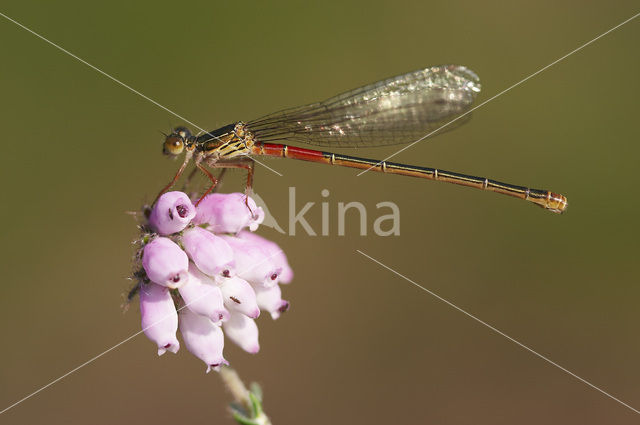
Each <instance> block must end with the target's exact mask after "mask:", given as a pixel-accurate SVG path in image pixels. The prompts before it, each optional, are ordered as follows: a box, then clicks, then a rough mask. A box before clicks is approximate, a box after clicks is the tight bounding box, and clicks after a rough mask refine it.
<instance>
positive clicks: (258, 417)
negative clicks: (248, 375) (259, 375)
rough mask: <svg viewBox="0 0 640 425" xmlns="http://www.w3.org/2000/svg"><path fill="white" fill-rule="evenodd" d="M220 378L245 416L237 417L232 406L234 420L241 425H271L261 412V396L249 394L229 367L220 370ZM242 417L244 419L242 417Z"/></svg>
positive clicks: (233, 370) (236, 374) (236, 373)
mask: <svg viewBox="0 0 640 425" xmlns="http://www.w3.org/2000/svg"><path fill="white" fill-rule="evenodd" d="M220 378H222V382H224V384H225V386H226V387H227V389H228V390H229V392H230V393H231V396H232V397H233V400H234V402H235V404H237V405H240V406H242V407H243V409H244V410H245V412H246V414H244V415H238V412H237V411H236V410H235V409H234V408H233V406H232V409H231V411H232V413H233V414H234V418H235V419H236V421H238V422H239V423H241V424H245V423H249V424H256V425H271V421H270V420H269V418H268V417H267V415H266V414H265V413H264V411H263V410H262V400H261V398H262V396H261V395H258V394H253V393H251V392H250V391H249V390H248V389H247V387H246V386H245V385H244V382H242V379H240V376H239V375H238V372H236V371H235V369H233V368H231V367H229V366H222V367H221V368H220ZM242 416H244V417H242Z"/></svg>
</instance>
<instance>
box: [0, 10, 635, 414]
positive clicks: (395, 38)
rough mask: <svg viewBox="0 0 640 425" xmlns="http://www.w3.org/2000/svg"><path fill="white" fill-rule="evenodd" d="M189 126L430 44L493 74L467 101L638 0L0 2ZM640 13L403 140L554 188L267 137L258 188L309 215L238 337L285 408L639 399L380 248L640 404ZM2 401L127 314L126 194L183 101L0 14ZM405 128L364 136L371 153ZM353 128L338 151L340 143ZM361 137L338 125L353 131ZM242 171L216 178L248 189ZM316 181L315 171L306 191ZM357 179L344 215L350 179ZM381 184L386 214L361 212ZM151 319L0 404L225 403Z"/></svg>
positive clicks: (143, 196) (307, 96) (115, 329)
mask: <svg viewBox="0 0 640 425" xmlns="http://www.w3.org/2000/svg"><path fill="white" fill-rule="evenodd" d="M0 11H1V12H2V13H5V14H7V15H9V16H11V17H12V18H14V19H16V20H18V21H20V22H21V23H23V24H24V25H27V26H29V27H31V28H33V29H34V30H35V31H38V32H39V33H41V34H42V35H43V36H45V37H47V38H49V39H50V40H52V41H54V42H56V43H58V44H59V45H61V46H62V47H64V48H65V49H68V50H69V51H71V52H73V53H74V54H76V55H78V56H79V57H81V58H83V59H85V60H86V61H88V62H90V63H91V64H93V65H95V66H96V67H98V68H100V69H102V70H104V71H105V72H107V73H110V74H111V75H113V76H115V77H117V78H118V79H120V80H122V81H123V82H125V83H127V84H129V85H131V86H132V87H134V88H135V89H136V90H139V91H140V92H141V93H144V94H145V95H147V96H149V97H151V98H152V99H154V100H156V101H157V102H159V103H160V104H162V105H165V106H166V107H167V108H170V109H172V110H175V111H176V112H177V113H179V114H181V115H182V116H184V117H186V118H187V119H189V120H190V121H193V122H194V123H197V124H198V125H199V126H202V127H206V128H211V129H213V128H217V127H219V126H221V125H224V124H227V123H229V122H232V121H235V120H240V119H245V120H246V119H252V118H255V117H257V116H260V115H262V114H266V113H269V112H272V111H274V110H277V109H280V108H282V107H287V106H294V105H297V104H302V103H306V102H311V101H315V100H321V99H323V98H326V97H329V96H332V95H334V94H337V93H339V92H342V91H344V90H348V89H351V88H354V87H357V86H360V85H363V84H366V83H369V82H373V81H376V80H378V79H381V78H385V77H388V76H391V75H396V74H400V73H404V72H408V71H411V70H414V69H418V68H422V67H425V66H428V65H435V64H441V63H459V64H464V65H467V66H469V67H470V68H471V69H473V70H475V71H476V72H477V73H478V74H479V75H480V77H481V81H482V84H483V92H482V93H481V95H480V97H479V98H478V102H482V101H484V100H487V99H489V98H491V97H492V96H494V95H495V94H497V93H499V92H500V91H502V90H504V89H506V88H507V87H509V86H511V85H512V84H514V83H516V82H518V81H520V80H521V79H523V78H525V77H526V76H528V75H530V74H532V73H533V72H535V71H537V70H539V69H540V68H542V67H544V66H546V65H548V64H550V63H551V62H553V61H554V60H556V59H558V58H560V57H561V56H563V55H565V54H567V53H569V52H570V51H571V50H573V49H575V48H576V47H578V46H580V45H581V44H583V43H585V42H587V41H588V40H591V39H593V38H594V37H596V36H598V35H599V34H602V33H603V32H605V31H607V30H609V29H610V28H612V27H614V26H615V25H617V24H619V23H620V22H622V21H624V20H625V19H627V18H629V17H631V16H633V15H634V14H635V13H637V12H638V4H637V2H632V1H621V2H607V1H600V2H595V1H580V2H579V1H536V2H500V1H486V2H478V1H468V2H436V1H421V2H418V1H414V2H411V1H402V0H399V1H393V2H382V1H367V2H343V1H330V2H318V3H315V4H308V3H302V2H301V3H296V2H289V3H282V2H279V3H263V2H224V3H222V2H219V3H216V2H203V1H201V2H191V1H186V2H162V1H154V2H150V1H149V2H132V1H110V2H104V3H95V2H82V1H56V2H50V1H40V2H30V1H14V0H7V1H5V2H3V3H2V7H1V10H0ZM639 37H640V19H636V20H635V21H632V22H630V23H628V24H627V25H625V26H623V27H621V28H619V29H618V30H616V31H614V32H612V33H611V34H608V35H606V36H604V37H603V38H601V39H600V40H598V41H596V42H594V43H593V44H592V45H590V46H588V47H586V48H585V49H584V50H581V51H579V52H577V53H576V54H574V55H572V56H570V57H568V58H567V59H565V60H563V61H562V62H560V63H558V64H556V65H554V66H552V67H550V68H549V69H547V70H546V71H544V72H542V73H541V74H539V75H537V76H535V77H533V78H531V79H530V80H528V81H526V82H524V83H523V84H522V85H520V86H518V87H516V88H514V89H512V90H510V91H508V92H507V93H504V94H503V95H502V96H500V97H498V98H496V99H495V100H493V101H491V102H490V103H488V104H486V105H484V106H482V107H481V108H479V109H478V110H477V111H476V112H475V113H474V118H473V119H472V120H471V122H470V123H468V124H467V125H465V126H464V127H462V128H460V129H458V130H456V131H454V132H449V133H446V134H444V135H441V136H438V137H437V138H434V139H433V140H425V141H424V142H422V143H419V144H417V145H416V146H414V147H412V148H410V149H408V150H406V151H404V152H402V153H401V154H399V155H397V156H396V157H395V158H394V160H396V161H399V162H407V163H413V164H417V165H426V166H435V167H441V168H444V169H448V170H455V171H460V172H466V173H471V174H476V175H482V176H487V177H490V178H495V179H498V180H503V181H508V182H513V183H515V184H522V185H529V186H531V187H534V188H547V189H551V190H553V191H557V192H560V193H563V194H565V195H567V197H568V198H569V203H570V206H569V209H568V212H567V213H566V214H564V215H562V216H558V215H554V214H552V213H549V212H546V211H544V210H542V209H539V208H536V207H534V206H531V205H527V204H526V203H524V202H522V201H518V200H514V199H510V198H506V197H501V196H497V195H494V194H489V193H482V192H480V191H474V190H471V189H467V188H461V187H456V186H452V185H446V184H439V183H433V182H428V181H423V180H417V179H410V178H402V177H396V176H384V175H380V174H376V173H367V174H365V175H363V176H361V177H356V172H355V171H354V170H349V169H339V168H337V167H336V168H331V167H327V166H321V165H314V164H307V163H303V162H297V161H285V160H270V161H268V163H267V165H269V166H270V167H272V168H274V169H276V170H278V171H279V172H280V173H282V174H283V176H282V177H279V176H277V175H276V174H273V173H271V172H270V171H269V170H267V169H265V168H263V167H258V168H257V175H256V183H255V189H256V192H257V193H258V194H259V195H260V196H261V197H262V198H263V199H264V200H265V201H266V202H267V205H268V206H269V208H270V210H271V212H272V213H273V215H274V216H275V217H276V219H277V220H278V221H279V222H280V224H281V225H284V226H286V223H287V217H288V188H289V187H295V188H296V198H297V199H296V200H297V203H298V206H297V209H298V210H299V209H300V208H301V205H303V204H304V203H306V202H315V203H316V204H315V206H314V207H313V208H312V209H311V212H310V213H309V214H307V216H306V217H307V219H308V221H309V222H310V224H311V225H312V226H313V227H314V228H315V229H316V231H318V232H319V230H320V227H321V209H320V205H319V204H320V203H321V202H323V201H326V202H329V207H330V223H331V236H326V237H321V236H318V237H310V236H307V235H306V234H305V232H304V231H303V230H302V229H301V228H300V227H298V228H297V235H296V236H294V237H291V236H287V235H280V234H278V233H276V232H274V231H273V230H272V229H262V230H260V233H261V234H262V235H264V236H266V237H269V238H272V239H273V240H276V241H277V242H278V243H279V244H280V245H281V246H282V248H283V249H284V250H285V252H286V253H287V254H288V255H289V259H290V262H291V264H292V266H293V267H294V269H295V272H296V279H295V281H294V283H292V284H291V285H289V286H287V287H285V288H284V293H285V297H286V298H287V299H289V300H290V301H291V302H292V308H291V310H290V311H289V312H288V313H287V314H285V315H284V316H283V317H282V318H281V319H279V320H278V321H275V322H273V321H272V320H271V319H270V318H268V317H267V315H264V317H261V318H260V319H259V321H258V323H259V326H260V331H261V335H260V337H261V345H262V350H261V352H260V353H259V354H258V355H255V356H251V355H248V354H246V353H244V352H242V351H240V350H239V349H237V348H236V347H233V346H231V344H228V345H227V347H226V348H225V355H226V357H227V358H228V359H229V360H230V361H231V363H232V365H234V366H236V367H237V369H238V370H239V372H240V374H241V375H242V376H243V377H244V378H246V380H247V381H249V380H256V381H258V382H260V383H261V384H262V386H263V388H264V391H265V398H266V400H265V408H266V409H267V412H268V413H269V414H270V415H271V417H272V419H273V423H274V425H282V424H329V423H331V424H347V423H349V424H388V423H421V424H422V423H424V424H493V425H496V424H540V423H563V424H603V423H607V424H631V423H637V422H638V419H639V417H638V415H637V414H636V413H634V412H633V411H632V410H630V409H628V408H626V407H624V406H623V405H621V404H619V403H617V402H615V401H613V400H611V399H610V398H607V397H606V396H605V395H603V394H601V393H599V392H598V391H596V390H594V389H593V388H590V387H589V386H587V385H586V384H584V383H583V382H580V381H579V380H577V379H576V378H574V377H572V376H570V375H568V374H567V373H565V372H563V371H561V370H560V369H558V368H556V367H554V366H552V365H551V364H549V363H547V362H545V361H543V360H542V359H540V358H539V357H536V356H535V355H534V354H532V353H531V352H528V351H527V350H525V349H523V348H522V347H520V346H518V345H517V344H515V343H514V342H512V341H510V340H508V339H506V338H505V337H503V336H500V335H498V334H496V333H495V332H493V331H492V330H490V329H488V328H487V327H485V326H482V325H481V324H480V323H478V322H475V321H473V320H472V319H471V318H469V317H467V316H465V315H464V314H463V313H461V312H460V311H457V310H455V309H454V308H452V307H450V306H449V305H447V304H445V303H443V302H441V301H439V300H438V299H436V298H434V297H432V296H430V295H429V294H428V293H426V292H424V291H422V290H420V289H419V288H417V287H415V286H413V285H412V284H411V283H410V282H408V281H407V280H404V279H402V278H401V277H399V276H397V275H394V274H393V273H391V272H390V271H388V270H386V269H384V268H382V267H381V266H379V265H377V264H376V263H374V262H372V261H371V260H369V259H367V258H365V257H364V256H362V255H360V254H358V253H357V252H356V250H361V251H363V252H364V253H366V254H368V255H370V256H372V257H373V258H375V259H377V260H379V261H380V262H382V263H384V264H385V265H387V266H388V267H390V268H392V269H394V270H396V271H397V272H398V273H401V274H402V275H404V276H406V277H407V278H409V279H412V280H413V281H415V282H416V283H418V284H420V285H422V286H424V287H425V288H427V289H429V290H432V291H434V292H435V293H436V294H438V295H439V296H441V297H444V298H445V299H447V300H449V301H451V302H452V303H454V304H455V305H457V306H459V307H460V308H462V309H465V310H466V311H468V312H469V313H471V314H473V315H476V316H477V317H478V318H480V319H482V320H484V321H486V322H487V323H488V324H490V325H492V326H495V327H496V328H497V329H499V330H501V331H502V332H504V333H506V334H507V335H509V336H511V337H513V338H515V339H517V340H518V341H520V342H522V343H523V344H526V345H527V346H529V347H531V348H532V349H533V350H535V351H537V352H538V353H540V354H542V355H544V356H547V357H548V358H549V359H551V360H553V361H554V362H557V363H558V364H559V365H561V366H563V367H565V368H567V369H569V370H570V371H572V372H574V373H575V374H576V375H579V376H580V377H582V378H584V379H586V380H588V381H589V382H591V383H593V384H594V385H596V386H598V387H600V388H602V389H603V390H605V391H607V392H609V393H610V394H612V395H614V396H616V397H618V398H620V399H621V400H623V401H624V402H626V403H628V404H629V405H631V406H633V407H635V408H638V409H640V387H639V385H638V383H639V382H640V366H639V363H638V358H639V357H640V343H639V342H638V332H639V331H640V312H639V311H638V299H639V298H640V288H639V286H638V282H639V279H638V270H637V264H638V236H639V233H640V232H639V231H638V225H637V215H638V213H637V212H638V207H639V206H640V202H639V201H638V180H639V179H638V177H637V172H638V170H637V168H638V167H637V165H638V155H639V154H640V148H639V147H638V146H639V145H638V140H639V136H640V130H638V111H639V104H638V96H639V94H640V85H639V84H638V76H639V75H640V58H639V56H638V41H639ZM0 39H1V40H2V42H1V43H0V54H1V58H2V64H1V71H0V73H1V74H0V75H1V76H0V93H1V96H2V103H1V106H0V117H1V118H0V122H1V124H2V154H1V155H0V161H1V166H0V173H1V174H2V175H1V177H2V202H1V203H0V205H1V208H0V217H1V221H0V223H2V245H1V248H0V258H1V260H0V261H1V263H0V264H1V271H2V276H3V279H2V297H1V298H0V326H1V334H2V351H1V354H0V409H4V408H5V407H7V406H9V405H10V404H12V403H14V402H16V401H18V400H19V399H21V398H22V397H25V396H27V395H28V394H30V393H32V392H33V391H35V390H37V389H38V388H41V387H42V386H44V385H46V384H47V383H49V382H51V381H52V380H54V379H56V378H58V377H60V376H61V375H63V374H65V373H67V372H68V371H70V370H72V369H73V368H76V367H77V366H79V365H81V364H82V363H83V362H85V361H87V360H89V359H90V358H92V357H93V356H96V355H98V354H100V353H101V352H103V351H104V350H106V349H109V348H110V347H113V346H114V345H115V344H117V343H119V342H120V341H122V340H124V339H125V338H127V337H129V336H131V335H132V334H134V333H135V332H137V331H138V330H139V314H138V309H137V306H135V305H134V306H133V308H131V309H130V311H129V312H128V313H127V314H123V313H122V309H121V303H122V301H123V299H122V294H123V292H124V291H125V290H126V289H127V287H128V285H129V283H128V281H127V280H126V277H127V275H128V274H129V272H130V266H131V254H132V247H131V245H130V241H131V240H132V239H133V238H134V237H135V236H136V228H135V221H134V220H133V219H132V218H131V217H130V216H128V215H126V214H125V212H126V211H131V210H136V209H138V208H139V207H140V206H141V205H142V204H143V203H144V202H148V201H149V200H151V199H152V198H153V196H155V194H156V193H157V191H158V190H159V189H160V188H161V187H162V186H163V185H164V184H165V183H166V182H167V181H168V179H169V178H170V176H171V175H172V173H173V172H174V171H175V169H176V167H177V165H178V163H176V162H172V161H170V160H169V159H167V158H164V157H163V156H162V155H161V143H162V135H161V134H160V132H161V131H165V132H166V131H168V130H169V129H170V128H171V127H172V126H174V125H178V124H181V123H183V122H182V121H181V120H179V119H177V118H176V117H174V116H172V115H171V114H169V113H167V112H166V111H164V110H162V109H160V108H158V107H157V106H155V105H153V104H152V103H150V102H148V101H147V100H145V99H143V98H141V97H139V96H137V95H135V94H133V93H132V92H130V91H129V90H127V89H125V88H123V87H121V86H119V85H117V84H115V83H114V82H113V81H111V80H109V79H108V78H106V77H105V76H103V75H100V74H99V73H97V72H95V71H94V70H92V69H90V68H88V67H87V66H85V65H83V64H82V63H80V62H78V61H77V60H75V59H73V58H71V57H70V56H67V55H65V54H63V53H62V52H60V51H59V50H57V49H55V48H53V47H52V46H50V45H48V44H46V43H45V42H43V41H42V40H40V39H38V38H37V37H35V36H34V35H32V34H29V33H28V32H27V31H25V30H23V29H21V28H19V27H18V26H16V25H15V24H13V23H10V22H9V21H7V20H5V19H3V18H0ZM396 149H397V148H396V147H387V148H379V149H370V150H369V149H367V150H363V151H358V153H357V154H358V155H360V156H365V157H373V158H384V157H386V156H388V155H390V154H392V153H394V152H395V151H396ZM342 152H345V151H342ZM346 153H353V152H346ZM242 179H243V177H242V176H241V175H240V174H239V173H238V174H234V175H231V176H230V178H229V179H228V180H226V181H225V186H224V190H237V189H239V188H240V187H241V181H242ZM323 189H328V190H329V191H330V196H329V197H328V198H326V199H325V198H322V197H321V195H320V192H321V191H322V190H323ZM350 201H359V202H362V203H363V204H364V205H365V206H366V208H367V211H368V212H369V220H368V222H369V233H370V235H368V236H360V235H359V232H358V227H357V220H356V218H355V215H352V216H350V220H349V222H348V227H347V234H346V235H345V236H342V237H340V236H337V204H338V202H350ZM382 201H392V202H395V203H396V204H397V205H398V206H399V208H400V210H401V224H400V225H401V235H400V236H398V237H379V236H375V235H373V234H371V233H372V232H371V229H372V223H373V221H374V219H375V218H376V217H378V216H379V214H380V211H378V210H376V207H375V206H376V203H378V202H382ZM155 351H156V349H155V347H154V345H153V343H151V342H150V341H148V340H147V339H146V338H145V337H144V336H143V335H139V336H137V337H135V338H133V339H131V340H129V341H128V342H126V343H124V344H122V345H121V346H119V347H117V348H115V349H113V350H112V351H110V352H108V353H107V354H105V355H104V356H102V357H100V358H99V359H97V360H96V361H94V362H93V363H91V364H89V365H87V366H86V367H83V368H81V369H80V370H78V371H77V372H75V373H73V374H71V375H70V376H67V377H66V378H64V379H62V380H61V381H59V382H57V383H55V384H54V385H52V386H51V387H49V388H46V389H45V390H43V391H42V392H40V393H39V394H37V395H35V396H34V397H32V398H30V399H28V400H26V401H25V402H23V403H22V404H20V405H18V406H16V407H14V408H12V409H11V410H9V411H8V412H6V413H4V414H3V415H2V416H0V422H2V423H6V424H36V423H65V424H88V423H91V424H114V423H188V424H204V423H211V424H213V423H220V424H228V423H232V421H231V419H230V417H229V414H228V413H227V411H226V410H225V409H226V404H227V402H228V401H229V395H228V394H226V393H225V390H224V388H223V386H222V384H221V382H220V380H219V379H218V377H217V375H216V374H215V373H212V374H209V375H205V374H204V370H205V365H204V364H203V363H201V362H200V361H199V360H197V359H196V358H195V357H193V356H191V355H190V354H189V353H188V352H187V351H186V350H185V349H184V348H183V349H182V350H181V351H180V352H179V354H178V355H172V354H167V355H165V356H163V357H160V358H158V357H157V356H156V354H155Z"/></svg>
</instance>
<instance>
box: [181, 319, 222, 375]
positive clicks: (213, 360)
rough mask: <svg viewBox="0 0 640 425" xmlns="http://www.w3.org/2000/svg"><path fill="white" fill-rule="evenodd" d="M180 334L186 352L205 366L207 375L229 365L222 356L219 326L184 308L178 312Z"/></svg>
mask: <svg viewBox="0 0 640 425" xmlns="http://www.w3.org/2000/svg"><path fill="white" fill-rule="evenodd" d="M180 333H181V334H182V339H183V340H184V345H185V346H186V347H187V350H189V352H191V354H193V355H194V356H196V357H197V358H199V359H200V360H202V361H203V362H205V363H206V364H207V373H209V372H210V371H211V369H214V370H218V369H219V368H220V366H221V365H223V364H229V363H228V362H227V361H226V360H225V359H224V357H223V356H222V350H223V349H224V335H223V334H222V329H220V326H217V325H216V324H214V323H213V322H212V321H211V320H209V319H208V318H207V317H205V316H201V315H199V314H196V313H194V312H192V311H191V310H189V309H188V308H184V309H182V310H180Z"/></svg>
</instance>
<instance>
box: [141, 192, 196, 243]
mask: <svg viewBox="0 0 640 425" xmlns="http://www.w3.org/2000/svg"><path fill="white" fill-rule="evenodd" d="M195 216H196V207H194V206H193V204H192V203H191V200H190V199H189V197H188V196H187V195H186V194H185V193H182V192H167V193H165V194H164V195H162V196H161V197H160V199H158V202H157V203H156V205H155V206H154V208H153V209H152V210H151V214H150V215H149V225H150V226H151V228H152V229H153V230H154V231H156V232H158V234H160V235H163V236H164V235H170V234H172V233H177V232H180V231H181V230H183V229H184V228H185V227H187V225H188V224H189V222H191V220H193V218H194V217H195Z"/></svg>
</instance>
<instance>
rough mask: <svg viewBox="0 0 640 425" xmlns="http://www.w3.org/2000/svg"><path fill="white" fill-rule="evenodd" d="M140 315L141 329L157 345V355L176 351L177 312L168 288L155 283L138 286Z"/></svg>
mask: <svg viewBox="0 0 640 425" xmlns="http://www.w3.org/2000/svg"><path fill="white" fill-rule="evenodd" d="M140 316H141V318H142V323H141V325H142V331H143V332H144V334H145V335H146V336H147V338H149V339H150V340H151V341H153V342H155V343H156V344H157V345H158V355H159V356H161V355H163V354H164V353H165V351H167V350H168V351H171V352H172V353H177V352H178V350H179V349H180V343H179V342H178V340H177V339H176V331H177V330H178V313H177V312H176V308H175V306H174V304H173V299H172V298H171V294H169V289H168V288H165V287H164V286H160V285H156V284H155V283H149V284H142V285H141V287H140Z"/></svg>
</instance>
